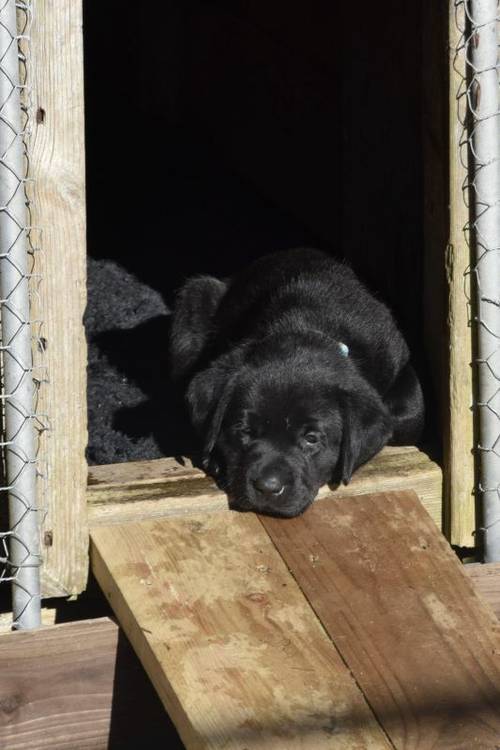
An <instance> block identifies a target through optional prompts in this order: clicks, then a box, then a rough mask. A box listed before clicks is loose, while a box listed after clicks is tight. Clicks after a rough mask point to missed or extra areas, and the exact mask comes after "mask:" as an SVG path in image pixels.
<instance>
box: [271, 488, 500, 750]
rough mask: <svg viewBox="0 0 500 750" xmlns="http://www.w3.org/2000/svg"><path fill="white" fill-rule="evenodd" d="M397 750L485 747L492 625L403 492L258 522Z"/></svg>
mask: <svg viewBox="0 0 500 750" xmlns="http://www.w3.org/2000/svg"><path fill="white" fill-rule="evenodd" d="M261 521H262V523H263V525H264V527H265V528H266V530H267V531H268V532H269V534H270V535H271V538H272V539H273V541H274V543H275V544H276V547H277V549H278V550H279V552H280V553H281V555H282V556H283V559H284V560H285V562H286V563H287V565H288V567H289V568H290V570H291V572H292V574H293V575H294V577H295V578H296V580H297V582H298V583H299V585H300V587H301V588H302V590H303V592H304V594H305V595H306V597H307V598H308V600H309V602H310V603H311V606H312V607H313V609H314V610H315V612H316V614H317V615H318V616H319V618H320V620H321V621H322V623H323V625H324V627H325V628H326V630H327V632H328V633H329V635H330V636H331V638H332V640H333V642H334V643H335V644H336V646H337V647H338V649H339V651H340V653H341V654H342V656H343V658H344V660H345V661H346V663H347V664H348V666H349V668H350V669H351V671H352V674H353V675H354V677H355V679H356V681H357V683H358V684H359V686H360V687H361V689H362V690H363V692H364V694H365V695H366V697H367V700H368V702H369V704H370V706H371V708H372V710H373V711H374V713H375V715H376V716H377V718H378V720H379V721H380V723H381V724H382V726H383V727H384V729H385V731H386V732H387V734H388V736H389V737H390V739H391V741H392V742H393V743H394V746H395V747H396V748H398V749H400V750H403V749H404V750H406V749H409V748H417V747H418V748H419V750H427V749H429V750H430V748H439V750H448V749H451V748H453V750H465V748H482V749H483V750H493V749H494V748H496V747H497V746H498V741H499V738H500V632H499V631H500V626H499V623H498V621H497V620H496V618H495V617H494V615H493V613H492V612H491V610H490V609H489V608H488V607H486V606H485V605H484V604H483V603H482V602H481V601H480V600H479V598H478V596H477V595H476V594H475V592H474V589H473V587H472V584H471V582H470V581H469V580H468V578H467V576H466V575H465V574H464V573H463V570H462V566H461V565H460V563H459V561H458V559H457V558H456V556H455V555H454V553H453V552H452V550H451V548H450V547H449V546H448V544H447V542H446V540H445V539H444V537H442V535H441V534H440V533H439V532H438V531H437V529H436V527H435V525H434V524H433V523H432V520H431V519H430V518H429V516H428V515H427V513H425V511H424V510H423V508H422V506H421V504H420V503H419V502H418V499H417V497H416V495H415V494H414V493H410V492H397V493H391V494H389V493H388V494H380V495H367V496H358V497H351V498H342V497H336V498H334V499H328V500H325V501H321V502H318V503H316V504H315V505H314V506H312V507H311V509H310V510H309V511H308V512H307V513H306V514H305V515H304V516H303V517H300V518H297V519H292V520H291V521H286V522H285V523H283V522H281V521H280V520H278V519H271V518H262V519H261Z"/></svg>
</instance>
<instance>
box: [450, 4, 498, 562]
mask: <svg viewBox="0 0 500 750" xmlns="http://www.w3.org/2000/svg"><path fill="white" fill-rule="evenodd" d="M455 17H456V23H457V26H458V28H459V29H460V32H461V40H460V44H459V49H458V50H457V56H458V58H460V55H462V59H464V61H465V67H464V69H463V71H457V72H460V73H461V75H462V85H461V88H460V91H459V92H458V105H459V106H458V112H459V118H460V122H461V125H462V128H463V130H462V138H461V143H460V148H461V159H462V164H463V166H464V168H465V169H466V170H467V179H466V182H465V183H464V185H463V191H464V198H465V200H466V202H467V204H468V206H469V214H470V222H469V224H468V226H467V227H465V228H464V229H465V234H466V236H467V237H469V238H470V244H471V266H470V268H469V269H468V273H467V285H466V286H467V288H466V293H467V297H468V300H469V304H470V309H471V311H472V314H471V322H473V323H474V324H475V333H476V336H475V344H474V365H475V372H476V386H475V391H476V392H475V398H474V411H475V419H476V434H477V446H476V449H477V454H478V458H479V462H478V464H479V465H478V474H479V476H478V481H477V492H478V494H479V497H480V500H481V509H482V527H481V529H480V531H481V532H482V544H483V548H484V559H485V561H486V562H492V561H494V560H500V78H499V72H500V65H499V39H500V37H499V4H498V0H455Z"/></svg>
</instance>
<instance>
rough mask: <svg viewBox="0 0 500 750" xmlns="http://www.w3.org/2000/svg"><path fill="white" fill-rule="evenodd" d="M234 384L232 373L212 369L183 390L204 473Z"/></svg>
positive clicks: (223, 369)
mask: <svg viewBox="0 0 500 750" xmlns="http://www.w3.org/2000/svg"><path fill="white" fill-rule="evenodd" d="M235 384H236V374H235V373H231V372H230V371H228V370H227V369H226V368H223V367H217V366H214V367H210V368H209V369H208V370H204V371H202V372H200V373H198V375H196V376H195V377H194V378H193V380H192V381H191V383H190V385H189V388H188V390H187V394H186V397H187V402H188V407H189V412H190V415H191V421H192V423H193V427H194V429H195V430H196V432H197V434H198V435H199V436H200V437H201V438H202V440H203V453H202V464H203V468H205V469H206V468H207V467H208V463H209V460H210V455H211V453H212V451H213V449H214V447H215V444H216V442H217V438H218V437H219V433H220V430H221V427H222V420H223V419H224V414H225V413H226V409H227V407H228V406H229V402H230V400H231V396H232V394H233V390H234V386H235Z"/></svg>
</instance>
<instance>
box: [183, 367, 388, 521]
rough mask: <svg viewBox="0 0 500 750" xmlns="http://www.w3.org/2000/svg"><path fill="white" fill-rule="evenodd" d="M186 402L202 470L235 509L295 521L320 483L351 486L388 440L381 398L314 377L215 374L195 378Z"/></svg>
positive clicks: (273, 374)
mask: <svg viewBox="0 0 500 750" xmlns="http://www.w3.org/2000/svg"><path fill="white" fill-rule="evenodd" d="M188 401H189V404H190V407H191V414H192V418H193V422H194V424H195V426H196V427H198V430H199V431H200V432H201V434H202V435H203V439H204V456H203V463H204V468H205V469H206V471H207V472H208V473H209V474H212V475H213V476H214V478H215V479H216V481H217V482H218V484H219V486H220V487H221V488H222V489H224V490H225V491H226V492H227V493H228V496H229V500H230V505H231V507H232V508H234V509H237V510H253V511H256V512H259V513H266V514H270V515H275V516H285V517H292V516H296V515H298V514H300V513H302V512H303V511H304V510H305V509H306V508H307V507H308V506H309V505H310V503H311V502H312V501H313V500H314V497H315V496H316V494H317V492H318V490H319V488H320V487H321V485H323V484H325V483H328V482H331V481H334V482H340V481H342V482H344V483H345V484H347V483H348V482H349V481H350V479H351V475H352V473H353V472H354V470H355V469H356V468H357V467H358V466H360V465H361V464H363V463H364V462H365V461H367V460H368V459H369V458H371V457H372V456H374V455H375V454H376V453H377V452H378V451H379V450H380V449H381V448H382V447H383V446H384V445H385V443H386V442H387V441H388V439H389V438H390V436H391V429H392V428H391V419H390V416H389V414H388V413H387V411H386V409H385V407H384V406H383V404H382V402H381V400H380V399H379V398H378V397H377V396H376V394H374V393H372V392H364V393H360V392H355V391H353V390H346V389H344V388H342V387H340V386H334V385H331V384H330V382H328V381H327V380H325V379H324V378H319V379H318V377H317V376H316V375H314V374H311V376H310V377H304V375H303V374H302V377H301V378H300V379H294V377H293V373H289V372H288V373H287V374H286V376H284V373H283V372H282V373H280V374H278V373H276V372H271V371H268V372H263V371H262V370H260V371H259V372H258V373H255V372H254V373H252V372H250V373H249V372H246V373H245V372H242V371H233V373H230V372H227V371H226V373H225V374H224V373H223V372H221V371H220V369H219V370H218V369H212V371H205V372H204V373H201V374H200V375H198V376H197V377H196V378H195V379H194V381H193V382H192V384H191V386H190V389H189V392H188Z"/></svg>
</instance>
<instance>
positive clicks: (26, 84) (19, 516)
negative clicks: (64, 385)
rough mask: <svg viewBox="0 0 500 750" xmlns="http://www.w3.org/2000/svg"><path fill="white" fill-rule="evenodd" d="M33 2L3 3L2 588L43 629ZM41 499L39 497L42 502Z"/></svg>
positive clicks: (29, 623)
mask: <svg viewBox="0 0 500 750" xmlns="http://www.w3.org/2000/svg"><path fill="white" fill-rule="evenodd" d="M32 24H33V3H32V2H31V1H30V0H26V1H21V0H18V1H17V2H15V0H0V317H1V343H0V371H1V395H0V403H1V420H2V431H1V433H2V436H1V440H0V451H1V465H0V471H1V480H2V481H1V484H2V486H1V487H0V493H1V494H0V497H1V505H0V511H1V513H0V518H1V526H0V583H2V584H5V583H10V585H11V592H12V597H11V606H12V622H11V624H12V626H13V627H15V628H32V627H36V626H37V625H39V624H40V612H41V606H40V564H41V556H40V520H41V513H42V512H43V496H44V492H43V488H44V483H45V472H44V471H43V468H42V467H43V464H42V461H41V459H40V455H39V454H40V436H41V434H42V433H43V432H44V431H45V430H46V429H47V420H46V419H45V418H42V417H40V416H38V415H37V414H36V408H37V400H38V393H39V388H40V386H41V384H42V383H43V382H44V381H45V380H46V374H45V373H44V371H43V361H42V358H43V351H44V349H45V346H46V341H45V338H44V336H43V327H42V324H41V323H40V321H32V320H30V306H31V305H30V303H31V299H32V296H33V295H34V294H39V284H40V279H38V278H37V275H36V273H35V268H36V252H37V245H38V243H37V242H35V238H36V235H37V232H36V230H35V228H33V227H31V226H30V205H31V200H32V196H31V195H30V193H32V186H31V183H30V179H29V177H28V175H29V143H30V137H31V128H30V126H31V123H32V122H33V120H32V115H33V106H32V91H31V79H32V77H31V70H32V64H33V61H32V59H31V55H30V44H29V41H30V31H31V29H32ZM37 495H38V499H37Z"/></svg>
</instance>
